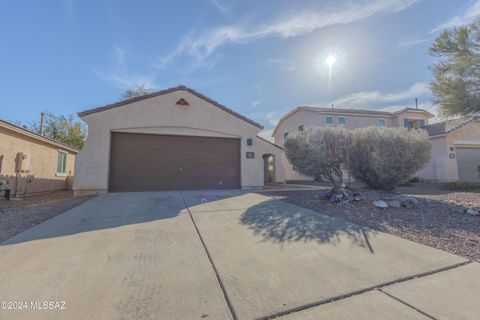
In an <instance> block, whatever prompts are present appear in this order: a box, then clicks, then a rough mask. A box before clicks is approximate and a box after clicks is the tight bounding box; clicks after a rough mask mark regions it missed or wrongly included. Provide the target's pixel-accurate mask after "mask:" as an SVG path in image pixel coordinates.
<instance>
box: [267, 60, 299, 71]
mask: <svg viewBox="0 0 480 320" xmlns="http://www.w3.org/2000/svg"><path fill="white" fill-rule="evenodd" d="M265 63H266V64H267V65H269V66H272V67H276V68H278V69H280V70H282V71H294V70H295V68H296V64H295V61H293V60H288V59H267V60H266V61H265Z"/></svg>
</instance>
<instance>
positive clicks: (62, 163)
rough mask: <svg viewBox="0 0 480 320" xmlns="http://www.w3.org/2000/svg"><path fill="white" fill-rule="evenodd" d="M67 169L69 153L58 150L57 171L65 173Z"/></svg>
mask: <svg viewBox="0 0 480 320" xmlns="http://www.w3.org/2000/svg"><path fill="white" fill-rule="evenodd" d="M66 169H67V154H66V153H65V152H62V151H59V152H58V161H57V173H65V171H66Z"/></svg>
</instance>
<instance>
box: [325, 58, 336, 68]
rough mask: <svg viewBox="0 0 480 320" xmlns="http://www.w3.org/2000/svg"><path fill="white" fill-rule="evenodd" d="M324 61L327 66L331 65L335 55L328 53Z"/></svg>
mask: <svg viewBox="0 0 480 320" xmlns="http://www.w3.org/2000/svg"><path fill="white" fill-rule="evenodd" d="M325 63H326V64H327V66H328V67H329V68H331V67H332V66H333V64H334V63H335V57H334V56H332V55H329V56H328V57H327V60H325Z"/></svg>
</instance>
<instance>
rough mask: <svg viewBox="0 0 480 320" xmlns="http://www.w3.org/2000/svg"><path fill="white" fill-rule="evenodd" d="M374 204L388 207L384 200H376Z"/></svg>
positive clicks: (379, 206) (378, 206) (383, 207)
mask: <svg viewBox="0 0 480 320" xmlns="http://www.w3.org/2000/svg"><path fill="white" fill-rule="evenodd" d="M372 204H373V205H374V206H375V207H377V208H382V209H386V208H388V203H386V202H385V201H383V200H377V201H374V202H373V203H372Z"/></svg>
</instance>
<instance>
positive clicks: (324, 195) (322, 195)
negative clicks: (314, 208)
mask: <svg viewBox="0 0 480 320" xmlns="http://www.w3.org/2000/svg"><path fill="white" fill-rule="evenodd" d="M329 195H330V192H328V191H324V190H322V191H320V192H319V193H318V195H316V196H317V197H318V199H320V200H327V199H328V196H329Z"/></svg>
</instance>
